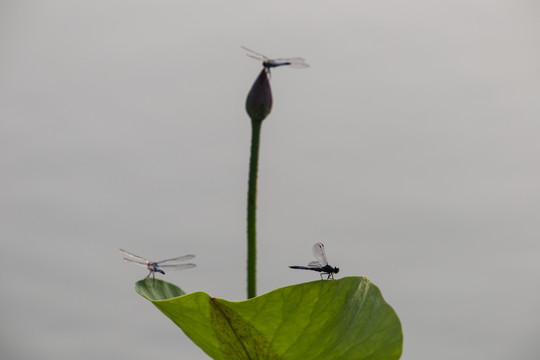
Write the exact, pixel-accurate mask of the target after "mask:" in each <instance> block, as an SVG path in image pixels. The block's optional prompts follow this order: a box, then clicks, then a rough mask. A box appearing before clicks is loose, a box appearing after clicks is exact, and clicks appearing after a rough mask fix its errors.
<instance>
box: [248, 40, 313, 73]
mask: <svg viewBox="0 0 540 360" xmlns="http://www.w3.org/2000/svg"><path fill="white" fill-rule="evenodd" d="M241 48H242V49H244V50H246V51H249V53H248V54H246V55H247V56H249V57H250V58H253V59H257V60H259V61H262V64H263V66H264V68H265V69H266V70H267V71H268V72H270V68H275V67H278V66H289V67H291V68H295V69H302V68H307V67H309V64H308V63H306V61H305V60H304V59H303V58H301V57H292V58H279V59H270V58H268V57H267V56H265V55H263V54H260V53H258V52H256V51H253V50H251V49H248V48H247V47H245V46H241Z"/></svg>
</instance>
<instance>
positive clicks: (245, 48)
mask: <svg viewBox="0 0 540 360" xmlns="http://www.w3.org/2000/svg"><path fill="white" fill-rule="evenodd" d="M240 47H241V48H242V49H244V50H246V51H249V52H250V53H251V54H246V55H247V56H249V57H252V58H254V59H258V60H262V61H265V60H268V58H267V57H266V56H264V55H263V54H260V53H258V52H256V51H254V50H251V49H248V48H247V47H245V46H240Z"/></svg>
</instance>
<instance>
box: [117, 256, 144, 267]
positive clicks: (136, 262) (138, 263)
mask: <svg viewBox="0 0 540 360" xmlns="http://www.w3.org/2000/svg"><path fill="white" fill-rule="evenodd" d="M122 260H124V261H125V262H128V263H132V264H135V265H138V266H142V267H144V268H147V269H148V264H149V263H143V262H140V261H137V260H131V259H128V258H123V259H122Z"/></svg>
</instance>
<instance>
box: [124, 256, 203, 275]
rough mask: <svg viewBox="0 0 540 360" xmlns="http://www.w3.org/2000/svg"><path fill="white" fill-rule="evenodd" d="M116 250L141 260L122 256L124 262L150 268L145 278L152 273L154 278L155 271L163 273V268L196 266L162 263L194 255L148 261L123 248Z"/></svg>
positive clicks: (172, 268) (187, 258)
mask: <svg viewBox="0 0 540 360" xmlns="http://www.w3.org/2000/svg"><path fill="white" fill-rule="evenodd" d="M118 251H120V252H121V253H123V254H125V255H127V256H129V257H130V258H133V259H138V260H141V261H138V260H133V259H128V258H123V259H122V260H124V261H125V262H129V263H132V264H135V265H137V266H141V267H145V268H147V269H148V270H150V272H149V273H148V275H146V278H148V277H149V276H150V275H152V277H154V278H155V275H154V274H155V273H156V272H158V273H162V274H163V275H165V271H163V269H165V270H184V269H191V268H194V267H195V266H197V265H195V264H191V263H188V264H165V265H162V264H163V263H166V262H169V261H186V260H190V259H193V258H194V257H195V255H184V256H179V257H175V258H172V259H166V260H161V261H150V260H148V259H145V258H143V257H141V256H138V255H135V254H132V253H130V252H129V251H126V250H123V249H118ZM146 278H145V279H146Z"/></svg>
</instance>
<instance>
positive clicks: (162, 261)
mask: <svg viewBox="0 0 540 360" xmlns="http://www.w3.org/2000/svg"><path fill="white" fill-rule="evenodd" d="M194 257H195V255H184V256H179V257H175V258H172V259H167V260H161V261H158V262H156V264H163V263H164V262H167V261H186V260H191V259H193V258H194Z"/></svg>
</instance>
